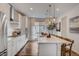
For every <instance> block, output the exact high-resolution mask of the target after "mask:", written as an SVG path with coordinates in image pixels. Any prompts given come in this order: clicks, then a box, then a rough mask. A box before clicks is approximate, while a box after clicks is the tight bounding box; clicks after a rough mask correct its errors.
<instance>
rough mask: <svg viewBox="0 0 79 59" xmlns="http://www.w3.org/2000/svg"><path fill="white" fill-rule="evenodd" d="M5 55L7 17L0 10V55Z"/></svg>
mask: <svg viewBox="0 0 79 59" xmlns="http://www.w3.org/2000/svg"><path fill="white" fill-rule="evenodd" d="M1 55H2V56H3V55H4V56H5V55H7V19H6V14H4V13H3V12H1V11H0V56H1Z"/></svg>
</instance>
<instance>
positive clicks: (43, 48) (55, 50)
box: [38, 35, 70, 56]
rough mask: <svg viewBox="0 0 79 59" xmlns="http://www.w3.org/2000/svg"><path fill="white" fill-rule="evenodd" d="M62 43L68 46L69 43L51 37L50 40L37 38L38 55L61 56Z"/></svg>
mask: <svg viewBox="0 0 79 59" xmlns="http://www.w3.org/2000/svg"><path fill="white" fill-rule="evenodd" d="M64 43H65V44H69V43H70V42H69V41H66V40H63V39H60V38H58V37H55V36H53V35H52V36H51V37H50V38H47V37H46V36H44V37H40V38H38V55H39V56H61V45H62V44H64Z"/></svg>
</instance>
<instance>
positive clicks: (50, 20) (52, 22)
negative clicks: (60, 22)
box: [48, 4, 55, 30]
mask: <svg viewBox="0 0 79 59" xmlns="http://www.w3.org/2000/svg"><path fill="white" fill-rule="evenodd" d="M51 7H52V6H51V4H50V5H49V24H48V29H49V30H52V29H54V28H55V23H54V22H55V6H54V17H53V18H52V16H51V15H50V13H51V12H52V11H51ZM50 16H51V17H50Z"/></svg>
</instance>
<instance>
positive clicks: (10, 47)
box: [7, 38, 14, 56]
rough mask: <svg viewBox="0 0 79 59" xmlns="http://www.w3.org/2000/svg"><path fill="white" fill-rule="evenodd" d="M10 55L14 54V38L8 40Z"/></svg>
mask: <svg viewBox="0 0 79 59" xmlns="http://www.w3.org/2000/svg"><path fill="white" fill-rule="evenodd" d="M9 39H11V38H9ZM7 47H8V49H7V50H8V56H12V55H13V54H12V53H13V48H14V47H13V42H12V40H10V41H8V46H7Z"/></svg>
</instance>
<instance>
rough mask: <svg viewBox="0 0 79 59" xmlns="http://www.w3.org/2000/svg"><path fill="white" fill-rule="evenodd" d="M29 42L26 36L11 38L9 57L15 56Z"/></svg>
mask: <svg viewBox="0 0 79 59" xmlns="http://www.w3.org/2000/svg"><path fill="white" fill-rule="evenodd" d="M26 42H27V39H26V36H25V35H22V36H19V37H15V38H14V37H11V38H9V41H8V56H14V55H15V54H16V53H17V52H18V51H19V50H20V49H21V48H22V47H23V46H24V45H25V43H26Z"/></svg>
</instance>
